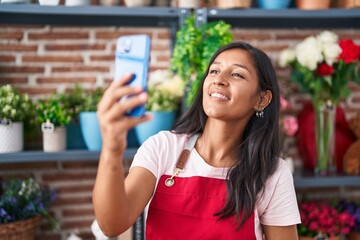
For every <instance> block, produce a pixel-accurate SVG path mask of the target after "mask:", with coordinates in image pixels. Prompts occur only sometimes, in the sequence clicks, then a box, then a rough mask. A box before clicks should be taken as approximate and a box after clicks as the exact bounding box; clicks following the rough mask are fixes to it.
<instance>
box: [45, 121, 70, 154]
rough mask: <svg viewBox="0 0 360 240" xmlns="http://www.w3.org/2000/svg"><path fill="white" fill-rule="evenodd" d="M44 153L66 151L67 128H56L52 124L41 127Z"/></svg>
mask: <svg viewBox="0 0 360 240" xmlns="http://www.w3.org/2000/svg"><path fill="white" fill-rule="evenodd" d="M41 130H42V132H43V150H44V152H60V151H64V150H65V149H66V128H65V127H55V126H54V125H53V124H52V123H49V122H47V123H43V124H42V125H41Z"/></svg>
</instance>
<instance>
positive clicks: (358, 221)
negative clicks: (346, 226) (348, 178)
mask: <svg viewBox="0 0 360 240" xmlns="http://www.w3.org/2000/svg"><path fill="white" fill-rule="evenodd" d="M336 207H337V209H338V210H339V211H340V212H347V213H348V214H350V215H351V216H353V217H354V220H355V224H354V225H353V226H352V227H351V228H350V232H349V234H348V235H347V238H346V239H348V240H360V201H357V202H355V201H349V200H341V201H339V202H338V204H337V205H336Z"/></svg>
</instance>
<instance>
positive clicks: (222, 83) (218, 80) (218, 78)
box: [213, 74, 227, 86]
mask: <svg viewBox="0 0 360 240" xmlns="http://www.w3.org/2000/svg"><path fill="white" fill-rule="evenodd" d="M213 84H214V85H218V86H226V85H227V81H226V79H225V77H224V76H223V75H222V74H219V75H217V76H216V77H215V78H214V81H213Z"/></svg>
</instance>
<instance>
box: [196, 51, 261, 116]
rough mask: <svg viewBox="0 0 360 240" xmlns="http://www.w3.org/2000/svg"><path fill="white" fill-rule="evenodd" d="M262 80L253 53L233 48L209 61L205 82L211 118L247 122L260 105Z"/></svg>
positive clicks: (208, 113) (206, 104)
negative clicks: (258, 75)
mask: <svg viewBox="0 0 360 240" xmlns="http://www.w3.org/2000/svg"><path fill="white" fill-rule="evenodd" d="M258 89H259V84H258V77H257V72H256V69H255V68H254V66H253V63H252V59H251V55H250V54H249V53H248V52H246V51H245V50H242V49H239V48H233V49H229V50H226V51H224V52H222V53H220V54H219V55H218V56H217V57H216V58H215V60H214V62H213V63H212V64H211V65H210V68H209V72H208V75H207V76H206V78H205V81H204V85H203V107H204V111H205V113H206V115H207V116H208V117H209V118H216V119H221V120H227V121H239V120H242V119H244V120H245V121H246V122H247V121H248V120H249V119H250V118H251V116H252V115H253V114H254V109H258V108H259V107H258V106H259V101H260V93H259V90H258Z"/></svg>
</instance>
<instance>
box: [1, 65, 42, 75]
mask: <svg viewBox="0 0 360 240" xmlns="http://www.w3.org/2000/svg"><path fill="white" fill-rule="evenodd" d="M0 72H1V73H42V72H44V68H43V67H30V66H7V67H5V66H0Z"/></svg>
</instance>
